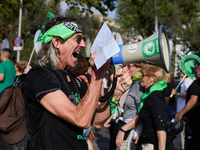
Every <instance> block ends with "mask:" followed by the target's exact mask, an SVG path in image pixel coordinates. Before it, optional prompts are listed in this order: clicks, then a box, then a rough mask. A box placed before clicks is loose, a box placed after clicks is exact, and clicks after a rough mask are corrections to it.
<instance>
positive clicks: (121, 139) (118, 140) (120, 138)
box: [116, 130, 125, 147]
mask: <svg viewBox="0 0 200 150" xmlns="http://www.w3.org/2000/svg"><path fill="white" fill-rule="evenodd" d="M124 135H125V133H124V132H122V131H120V130H119V132H118V134H117V137H116V145H117V147H122V144H123V142H124Z"/></svg>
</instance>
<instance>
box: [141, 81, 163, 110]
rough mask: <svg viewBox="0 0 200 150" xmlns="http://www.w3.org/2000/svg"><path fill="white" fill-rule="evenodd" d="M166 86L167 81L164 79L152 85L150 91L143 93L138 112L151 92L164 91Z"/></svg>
mask: <svg viewBox="0 0 200 150" xmlns="http://www.w3.org/2000/svg"><path fill="white" fill-rule="evenodd" d="M166 87H167V83H166V82H165V81H164V80H162V81H160V82H157V83H155V84H154V85H152V87H151V88H150V90H149V93H147V92H145V93H143V94H142V97H141V102H140V105H139V108H138V112H140V110H141V109H142V107H143V105H144V100H145V99H146V98H147V97H148V96H149V94H151V93H152V92H154V91H163V90H164V89H165V88H166Z"/></svg>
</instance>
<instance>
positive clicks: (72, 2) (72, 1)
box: [65, 0, 116, 15]
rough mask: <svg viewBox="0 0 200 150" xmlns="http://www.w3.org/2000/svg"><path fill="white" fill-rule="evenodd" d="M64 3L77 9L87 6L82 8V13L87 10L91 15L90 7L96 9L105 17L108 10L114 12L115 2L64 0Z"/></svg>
mask: <svg viewBox="0 0 200 150" xmlns="http://www.w3.org/2000/svg"><path fill="white" fill-rule="evenodd" d="M65 1H66V3H67V4H68V5H69V6H71V7H78V6H85V5H87V7H88V8H85V7H84V8H83V9H82V12H83V11H85V9H88V10H89V11H90V13H93V12H92V11H91V7H94V8H96V9H97V10H99V11H100V12H101V13H102V14H103V15H107V11H108V10H111V11H112V10H114V9H115V7H116V2H115V1H116V0H65Z"/></svg>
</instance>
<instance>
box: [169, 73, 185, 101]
mask: <svg viewBox="0 0 200 150" xmlns="http://www.w3.org/2000/svg"><path fill="white" fill-rule="evenodd" d="M186 77H187V75H186V74H185V75H184V77H183V78H182V79H181V81H180V82H179V84H178V85H177V87H176V88H175V91H176V90H177V89H178V87H179V86H180V85H181V83H182V82H183V80H184V79H185V78H186ZM172 96H173V94H171V95H170V98H172Z"/></svg>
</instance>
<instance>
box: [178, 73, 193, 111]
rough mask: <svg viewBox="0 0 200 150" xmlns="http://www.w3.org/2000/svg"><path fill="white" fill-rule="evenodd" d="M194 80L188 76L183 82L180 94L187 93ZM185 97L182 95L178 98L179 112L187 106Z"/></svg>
mask: <svg viewBox="0 0 200 150" xmlns="http://www.w3.org/2000/svg"><path fill="white" fill-rule="evenodd" d="M193 81H194V80H193V79H192V78H190V77H187V78H186V79H185V80H184V81H183V83H182V84H181V92H180V94H186V92H187V89H188V88H189V86H190V85H191V84H192V82H193ZM185 101H186V100H185V98H182V97H178V98H177V106H176V107H177V113H179V112H180V111H181V110H182V109H183V108H184V107H185Z"/></svg>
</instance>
